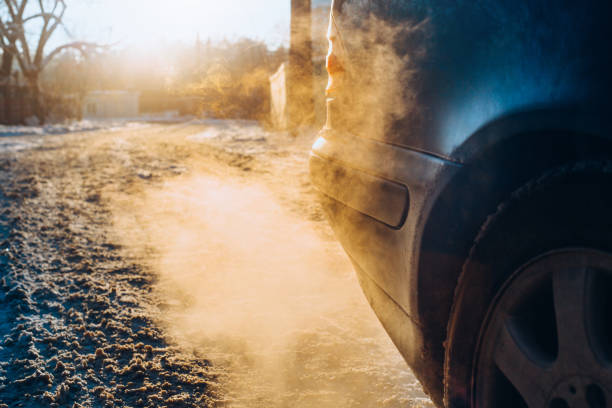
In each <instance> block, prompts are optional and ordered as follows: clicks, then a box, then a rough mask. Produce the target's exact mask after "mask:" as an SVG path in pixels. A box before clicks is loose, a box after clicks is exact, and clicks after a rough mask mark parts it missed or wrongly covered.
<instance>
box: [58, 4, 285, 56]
mask: <svg viewBox="0 0 612 408" xmlns="http://www.w3.org/2000/svg"><path fill="white" fill-rule="evenodd" d="M66 3H67V4H68V9H67V11H66V16H65V19H64V21H65V23H66V27H67V29H68V31H69V34H70V36H72V37H73V39H78V40H87V41H93V42H100V43H106V44H115V43H119V44H120V46H125V47H131V46H137V47H144V48H153V49H154V48H155V47H156V46H158V45H161V44H169V43H174V42H177V41H180V42H183V43H191V42H195V40H196V36H197V35H199V36H200V38H201V39H202V40H203V41H205V40H207V39H208V38H210V39H211V40H213V41H219V40H223V39H228V40H232V39H237V38H240V37H249V38H253V39H258V40H263V41H265V42H266V43H267V44H268V46H269V47H270V48H276V47H278V46H279V45H287V44H288V41H289V19H290V17H289V16H290V0H265V1H264V0H170V1H169V0H68V1H67V2H66ZM68 38H69V37H68V35H67V34H66V33H61V34H60V33H58V35H57V36H56V38H55V39H54V40H55V41H57V42H58V43H59V42H62V41H63V42H65V41H66V40H67V39H68Z"/></svg>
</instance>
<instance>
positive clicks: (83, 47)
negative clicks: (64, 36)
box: [40, 41, 104, 69]
mask: <svg viewBox="0 0 612 408" xmlns="http://www.w3.org/2000/svg"><path fill="white" fill-rule="evenodd" d="M103 47H104V46H103V45H100V44H95V43H90V42H85V41H75V42H71V43H68V44H64V45H61V46H59V47H57V48H55V49H54V50H53V51H51V52H50V53H49V54H48V55H47V56H46V57H45V59H44V60H43V61H42V64H41V65H40V68H41V69H43V68H44V67H45V66H47V64H49V62H51V60H52V59H53V58H54V57H55V56H56V55H57V54H59V53H60V52H62V51H64V50H67V49H69V48H72V49H75V50H78V51H80V52H81V54H87V50H91V49H96V48H103Z"/></svg>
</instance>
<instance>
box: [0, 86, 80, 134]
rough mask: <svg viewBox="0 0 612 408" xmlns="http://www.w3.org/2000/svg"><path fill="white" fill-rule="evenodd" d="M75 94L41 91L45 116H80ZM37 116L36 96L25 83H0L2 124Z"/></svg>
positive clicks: (65, 117)
mask: <svg viewBox="0 0 612 408" xmlns="http://www.w3.org/2000/svg"><path fill="white" fill-rule="evenodd" d="M78 99H79V98H77V97H76V96H75V95H58V94H51V93H41V103H42V106H43V111H44V112H45V116H46V118H47V119H50V120H54V121H57V120H64V119H68V118H80V117H81V110H80V104H79V103H78ZM34 116H35V111H34V96H33V92H32V91H31V89H30V88H29V87H27V86H23V85H6V84H5V85H0V124H4V125H20V124H25V123H26V120H27V119H29V118H32V117H34Z"/></svg>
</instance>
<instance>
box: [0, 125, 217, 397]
mask: <svg viewBox="0 0 612 408" xmlns="http://www.w3.org/2000/svg"><path fill="white" fill-rule="evenodd" d="M58 143H61V144H58ZM64 143H67V144H66V145H64ZM90 143H91V139H90V137H89V136H87V135H85V136H82V137H75V138H71V140H70V141H61V142H60V141H59V139H58V140H56V142H55V144H54V143H47V144H45V146H44V147H41V148H38V149H35V150H30V151H24V152H19V153H5V154H4V155H3V157H1V158H0V206H1V207H0V214H1V215H0V224H1V226H0V234H1V235H0V238H1V239H2V242H1V244H0V250H1V256H0V308H1V310H0V345H1V346H0V406H2V407H39V406H58V407H59V406H62V407H63V406H75V407H80V406H82V407H125V406H139V407H160V406H168V407H171V406H176V407H196V406H198V407H201V406H211V405H213V398H212V394H213V392H212V390H211V386H210V384H211V381H212V380H214V379H213V378H211V375H210V374H209V373H208V367H209V363H208V362H207V361H206V360H204V359H198V358H195V357H192V356H186V355H184V354H181V353H180V352H179V351H178V350H176V349H175V348H174V347H172V346H171V345H169V344H168V342H167V340H166V339H165V338H164V336H163V334H162V333H161V331H160V330H159V329H158V328H157V327H156V325H155V324H154V322H153V318H154V315H155V314H156V313H159V311H160V309H159V305H157V304H156V301H155V299H154V298H153V296H151V285H152V284H153V282H154V276H153V275H152V274H151V273H150V272H149V271H147V270H145V269H144V268H143V267H142V266H140V265H138V264H136V263H133V262H130V261H129V260H126V259H124V258H123V257H122V255H121V248H119V247H118V246H116V245H115V244H113V243H111V242H110V241H109V238H108V225H109V212H108V210H107V209H106V208H105V205H104V202H103V201H102V199H101V191H102V190H103V189H104V188H105V187H106V186H107V185H108V184H109V183H111V182H116V181H118V182H120V183H121V185H120V186H119V188H124V187H126V185H127V184H129V183H131V182H132V181H133V180H134V178H135V177H147V174H140V175H138V174H133V173H130V172H129V171H128V170H127V169H126V167H125V166H122V165H118V163H117V162H118V160H120V158H119V157H118V156H116V155H114V154H113V151H112V149H110V148H109V147H108V146H106V147H101V148H97V149H89V148H87V146H88V144H90ZM167 171H168V172H169V173H172V171H173V169H172V168H168V169H167Z"/></svg>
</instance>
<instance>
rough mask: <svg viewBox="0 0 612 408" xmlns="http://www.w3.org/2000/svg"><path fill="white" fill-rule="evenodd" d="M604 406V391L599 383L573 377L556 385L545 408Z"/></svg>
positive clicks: (593, 407) (601, 407) (596, 407)
mask: <svg viewBox="0 0 612 408" xmlns="http://www.w3.org/2000/svg"><path fill="white" fill-rule="evenodd" d="M606 404H607V401H606V391H605V389H604V387H603V386H602V385H601V384H600V383H599V382H597V381H594V380H593V379H592V378H589V377H585V376H574V377H570V378H567V379H565V380H563V381H561V382H559V383H558V384H557V385H556V387H555V388H554V390H553V392H552V393H551V394H550V397H549V399H548V402H547V404H546V407H547V408H570V407H584V408H604V407H606V406H607V405H606Z"/></svg>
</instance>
